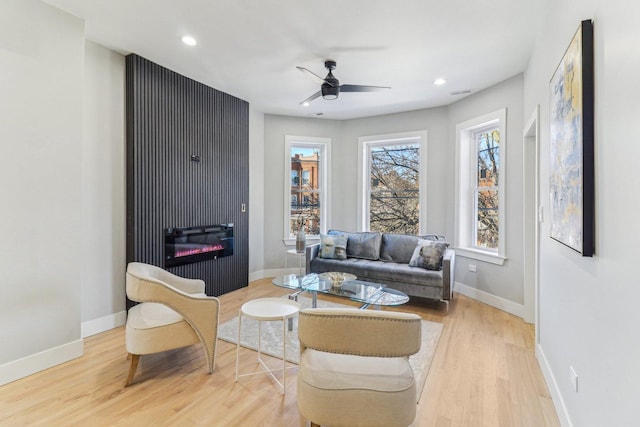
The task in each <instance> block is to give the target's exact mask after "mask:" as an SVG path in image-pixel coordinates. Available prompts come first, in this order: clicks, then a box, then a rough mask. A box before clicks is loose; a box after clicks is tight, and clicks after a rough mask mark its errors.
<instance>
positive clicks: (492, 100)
mask: <svg viewBox="0 0 640 427" xmlns="http://www.w3.org/2000/svg"><path fill="white" fill-rule="evenodd" d="M522 85H523V77H522V75H518V76H515V77H512V78H510V79H508V80H506V81H504V82H502V83H499V84H497V85H495V86H493V87H491V88H489V89H486V90H484V91H482V92H478V93H475V94H472V95H470V96H468V97H466V98H464V99H462V100H460V101H458V102H456V103H453V104H451V105H449V106H447V107H439V108H432V109H424V110H416V111H409V112H405V113H398V114H389V115H383V116H376V117H368V118H362V119H353V120H344V121H332V120H323V119H317V118H293V117H285V116H273V115H265V120H264V123H265V153H264V155H265V158H264V161H265V224H266V227H265V236H264V241H265V254H266V255H265V271H264V272H263V273H264V275H265V276H269V275H275V274H277V273H279V269H281V268H282V267H283V266H284V262H285V261H284V257H285V254H284V246H283V245H282V237H283V236H282V235H283V230H282V216H283V215H284V211H283V209H284V208H283V203H284V202H283V188H284V176H283V173H284V156H285V154H284V136H285V135H286V134H292V135H300V136H324V137H330V138H333V142H332V147H331V188H332V191H331V193H330V197H331V219H330V224H329V228H336V229H344V230H356V228H357V203H358V180H357V168H358V138H359V137H362V136H371V135H383V134H390V133H401V132H408V131H419V130H425V129H426V131H427V232H428V233H436V234H444V235H446V236H447V237H448V239H449V241H450V242H454V238H455V236H454V230H455V216H454V213H455V205H454V203H455V197H454V195H455V141H456V135H455V127H456V124H457V123H459V122H463V121H466V120H469V119H472V118H475V117H478V116H481V115H483V114H486V113H490V112H492V111H495V110H498V109H500V108H507V138H508V141H507V144H508V148H507V159H506V160H507V164H506V171H507V172H506V173H507V195H506V203H507V207H506V209H507V230H508V231H507V244H506V246H507V256H508V258H509V259H508V260H507V261H506V262H505V264H504V265H503V266H497V265H494V264H489V263H486V262H482V261H479V260H469V259H466V258H464V257H460V258H459V260H458V265H457V268H456V282H458V284H459V285H460V286H459V290H461V291H463V292H465V293H467V294H473V293H474V292H476V291H477V292H480V293H482V294H483V295H484V296H487V297H488V298H489V302H490V303H494V302H495V301H493V300H491V298H492V297H498V298H497V303H498V305H500V301H502V300H506V301H508V306H509V307H508V308H512V307H515V309H514V310H513V311H516V312H518V314H519V313H520V312H521V311H522V304H523V266H522V252H523V249H522V245H523V242H522V236H523V228H522V131H523V119H522V117H523V112H522V96H523V95H522V91H523V90H522ZM470 263H472V264H475V265H476V267H477V272H476V273H468V271H467V270H468V268H467V267H468V264H470Z"/></svg>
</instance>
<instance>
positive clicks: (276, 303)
mask: <svg viewBox="0 0 640 427" xmlns="http://www.w3.org/2000/svg"><path fill="white" fill-rule="evenodd" d="M298 311H300V304H298V303H297V302H295V301H292V300H289V299H285V298H259V299H255V300H251V301H249V302H246V303H244V304H243V305H242V307H240V313H239V314H238V342H237V344H236V382H237V381H238V378H240V377H244V376H248V375H256V374H263V373H266V374H268V375H269V376H270V377H271V378H272V379H273V380H274V381H275V382H276V383H277V384H278V385H279V386H280V388H282V394H285V393H286V391H287V389H286V385H287V383H286V379H287V376H286V369H287V359H286V354H287V353H286V352H287V320H288V319H290V318H292V317H293V316H295V315H296V314H297V313H298ZM243 317H249V318H251V319H255V320H257V321H258V363H260V365H261V366H262V368H263V370H261V371H256V372H250V373H246V374H240V373H239V372H238V367H239V361H240V337H241V332H242V318H243ZM271 320H282V368H277V369H270V368H269V367H268V366H267V365H266V363H265V362H264V361H263V360H262V349H261V347H262V346H261V341H262V340H261V335H262V322H263V321H271ZM291 367H295V366H291ZM279 371H282V382H280V381H279V380H278V379H277V378H276V376H275V375H274V374H273V373H274V372H279Z"/></svg>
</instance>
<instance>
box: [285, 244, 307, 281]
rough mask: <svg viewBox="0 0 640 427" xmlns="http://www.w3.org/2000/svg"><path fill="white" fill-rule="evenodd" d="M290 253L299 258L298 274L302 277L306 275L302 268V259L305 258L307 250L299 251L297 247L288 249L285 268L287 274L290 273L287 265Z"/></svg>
mask: <svg viewBox="0 0 640 427" xmlns="http://www.w3.org/2000/svg"><path fill="white" fill-rule="evenodd" d="M289 255H294V256H296V257H297V258H298V275H299V276H300V277H302V276H304V270H303V269H302V266H303V265H302V261H303V260H304V259H305V256H306V254H305V252H298V251H297V250H296V249H288V250H287V255H285V259H284V270H285V274H289V272H288V271H287V270H288V268H287V265H288V262H287V260H288V259H289Z"/></svg>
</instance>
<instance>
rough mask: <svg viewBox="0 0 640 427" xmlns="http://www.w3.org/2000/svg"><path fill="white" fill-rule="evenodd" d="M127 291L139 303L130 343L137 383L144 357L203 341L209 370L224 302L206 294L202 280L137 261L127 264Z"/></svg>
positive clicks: (129, 328)
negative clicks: (144, 355) (138, 372)
mask: <svg viewBox="0 0 640 427" xmlns="http://www.w3.org/2000/svg"><path fill="white" fill-rule="evenodd" d="M126 282H127V296H128V297H129V299H131V300H132V301H136V302H139V303H141V304H137V305H135V306H133V307H131V308H130V309H129V313H128V315H127V326H126V333H125V335H126V347H127V351H128V352H129V355H130V358H131V366H130V368H129V375H128V376H127V382H126V384H125V387H127V386H129V385H130V384H131V383H132V382H133V377H134V375H135V372H136V368H137V366H138V361H139V360H140V356H141V355H143V354H151V353H158V352H161V351H165V350H171V349H174V348H180V347H186V346H189V345H192V344H197V343H198V342H200V343H202V345H203V347H204V350H205V354H206V357H207V365H208V368H209V373H211V372H213V368H214V367H215V361H216V340H217V337H218V323H219V310H220V301H219V300H218V299H217V298H215V297H208V296H207V295H206V294H205V293H204V281H202V280H198V279H186V278H183V277H179V276H176V275H174V274H171V273H169V272H168V271H166V270H163V269H161V268H159V267H156V266H153V265H149V264H143V263H139V262H132V263H129V265H128V266H127V278H126Z"/></svg>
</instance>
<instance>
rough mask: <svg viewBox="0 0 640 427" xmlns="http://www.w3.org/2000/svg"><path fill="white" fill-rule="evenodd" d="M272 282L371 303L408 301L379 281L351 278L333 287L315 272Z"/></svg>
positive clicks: (396, 303) (283, 277) (277, 278)
mask: <svg viewBox="0 0 640 427" xmlns="http://www.w3.org/2000/svg"><path fill="white" fill-rule="evenodd" d="M273 284H274V285H277V286H281V287H283V288H288V289H300V290H302V291H307V292H320V293H323V294H329V295H336V296H340V297H344V298H349V299H351V300H353V301H358V302H362V303H365V304H371V305H402V304H405V303H407V302H409V297H408V296H407V295H406V294H404V293H402V292H400V291H397V290H395V289H391V288H387V287H386V286H385V285H382V284H380V283H372V282H365V281H362V280H351V281H348V282H344V283H343V284H342V286H340V287H335V286H333V284H332V282H330V281H328V280H323V279H321V278H319V277H318V275H317V274H315V273H312V274H307V275H306V276H295V275H288V276H279V277H276V278H274V279H273Z"/></svg>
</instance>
